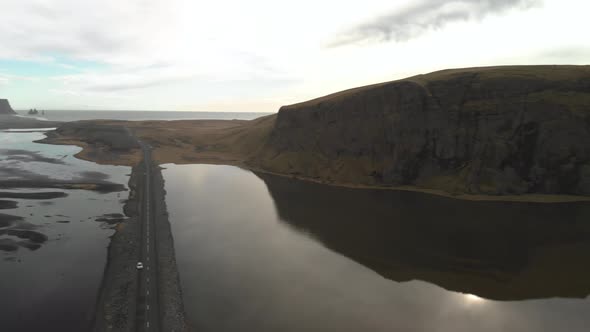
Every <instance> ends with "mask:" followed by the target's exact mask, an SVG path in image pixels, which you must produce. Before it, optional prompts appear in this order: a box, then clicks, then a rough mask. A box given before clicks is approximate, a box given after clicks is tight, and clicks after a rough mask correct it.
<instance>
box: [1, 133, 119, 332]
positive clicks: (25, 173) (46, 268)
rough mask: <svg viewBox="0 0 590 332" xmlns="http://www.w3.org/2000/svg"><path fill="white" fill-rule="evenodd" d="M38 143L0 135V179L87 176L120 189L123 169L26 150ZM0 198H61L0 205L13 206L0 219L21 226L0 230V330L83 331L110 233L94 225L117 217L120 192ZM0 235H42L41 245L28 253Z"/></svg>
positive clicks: (63, 150)
mask: <svg viewBox="0 0 590 332" xmlns="http://www.w3.org/2000/svg"><path fill="white" fill-rule="evenodd" d="M42 137H44V136H43V134H42V133H39V132H34V133H22V132H2V131H0V180H30V179H35V180H37V179H39V180H47V179H61V180H71V179H76V178H79V177H84V176H88V175H89V174H90V175H92V177H93V178H98V179H102V180H106V181H111V182H117V183H121V184H124V185H125V186H126V185H127V182H128V174H129V172H130V168H128V167H118V166H103V165H97V164H94V163H91V162H87V161H83V160H78V159H76V158H74V157H73V155H74V154H76V153H77V152H79V151H80V148H78V147H74V146H57V145H44V144H37V143H33V141H34V140H37V139H40V138H42ZM27 153H28V154H27ZM85 172H86V173H85ZM87 172H91V173H87ZM7 192H10V193H15V192H16V193H39V192H62V193H64V194H66V195H67V196H65V197H60V198H54V199H14V198H2V199H1V200H3V201H7V200H8V201H12V202H16V204H17V206H16V207H14V208H8V209H0V214H3V215H9V216H16V217H21V218H22V219H21V220H16V221H14V222H11V223H9V224H1V225H0V233H2V232H4V233H3V234H1V235H0V244H2V246H0V276H1V278H0V331H43V330H45V331H47V330H51V331H84V330H86V329H87V328H88V326H89V324H90V322H91V321H92V319H93V316H94V306H95V303H96V298H97V294H98V290H99V287H100V282H101V280H102V275H103V271H104V267H105V264H106V258H107V248H108V245H109V237H110V236H111V235H112V234H113V233H114V229H113V228H112V227H113V226H112V225H110V224H109V223H108V222H101V221H99V220H97V219H104V218H105V216H104V215H105V214H111V213H114V214H122V213H123V204H124V201H125V200H126V199H127V197H128V191H121V192H112V193H104V194H101V193H96V192H93V191H86V190H60V189H57V190H56V189H43V188H41V189H21V188H3V189H0V194H6V193H7ZM0 219H1V218H0ZM107 219H108V218H107ZM7 230H12V231H26V232H29V233H28V234H42V235H41V236H43V235H44V236H47V241H45V242H42V243H40V244H38V247H37V246H30V243H29V242H27V241H26V240H25V239H23V238H21V237H18V236H17V235H14V234H11V233H6V231H7ZM31 232H34V233H31Z"/></svg>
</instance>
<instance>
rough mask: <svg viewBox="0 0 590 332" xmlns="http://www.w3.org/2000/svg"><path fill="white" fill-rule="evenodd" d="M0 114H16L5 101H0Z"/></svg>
mask: <svg viewBox="0 0 590 332" xmlns="http://www.w3.org/2000/svg"><path fill="white" fill-rule="evenodd" d="M0 114H16V112H15V111H14V110H13V109H12V107H10V103H9V102H8V100H7V99H0Z"/></svg>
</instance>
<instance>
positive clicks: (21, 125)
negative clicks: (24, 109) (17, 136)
mask: <svg viewBox="0 0 590 332" xmlns="http://www.w3.org/2000/svg"><path fill="white" fill-rule="evenodd" d="M59 124H61V122H57V121H42V120H37V119H35V118H27V117H21V116H16V115H8V114H0V129H33V128H54V127H57V126H58V125H59Z"/></svg>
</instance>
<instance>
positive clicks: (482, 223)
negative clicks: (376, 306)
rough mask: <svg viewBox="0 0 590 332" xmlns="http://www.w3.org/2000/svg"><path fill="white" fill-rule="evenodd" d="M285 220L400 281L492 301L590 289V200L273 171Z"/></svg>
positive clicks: (575, 294)
mask: <svg viewBox="0 0 590 332" xmlns="http://www.w3.org/2000/svg"><path fill="white" fill-rule="evenodd" d="M256 175H257V176H258V177H260V178H261V179H262V180H263V181H264V182H265V183H266V185H267V186H268V190H269V192H270V194H271V195H272V197H273V199H274V202H275V204H276V208H277V211H278V214H279V216H280V218H281V219H282V220H283V221H285V222H286V223H289V224H291V225H293V226H295V227H296V228H298V229H300V230H303V231H304V232H306V233H309V234H310V235H311V236H313V237H315V238H316V239H318V240H319V241H321V242H322V243H323V244H324V245H325V246H326V247H328V248H330V249H332V250H334V251H336V252H338V253H341V254H343V255H346V256H348V257H350V258H352V259H354V260H356V261H357V262H359V263H361V264H363V265H365V266H367V267H369V268H371V269H373V270H374V271H376V272H378V273H379V274H381V275H383V276H384V277H386V278H389V279H392V280H395V281H409V280H413V279H418V280H424V281H427V282H430V283H433V284H436V285H439V286H441V287H443V288H445V289H448V290H453V291H459V292H463V293H469V294H475V295H477V296H479V297H484V298H488V299H494V300H524V299H535V298H549V297H572V298H585V297H586V296H587V295H588V294H590V267H589V266H588V264H587V262H588V261H590V204H588V203H559V204H557V203H552V204H539V203H521V202H481V201H464V200H455V199H451V198H445V197H439V196H433V195H427V194H422V193H415V192H401V191H387V190H356V189H343V188H336V187H330V186H323V185H318V184H313V183H307V182H302V181H297V180H291V179H288V178H283V177H277V176H272V175H267V174H260V173H258V174H256Z"/></svg>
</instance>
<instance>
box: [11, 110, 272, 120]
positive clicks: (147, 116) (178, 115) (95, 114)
mask: <svg viewBox="0 0 590 332" xmlns="http://www.w3.org/2000/svg"><path fill="white" fill-rule="evenodd" d="M17 112H18V113H19V115H22V116H27V117H28V115H26V111H17ZM269 114H272V113H261V112H179V111H84V110H80V111H45V114H44V115H41V114H39V115H37V116H31V117H34V118H37V119H40V120H50V121H64V122H69V121H79V120H99V119H100V120H130V121H144V120H234V119H235V120H252V119H256V118H258V117H261V116H265V115H269Z"/></svg>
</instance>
